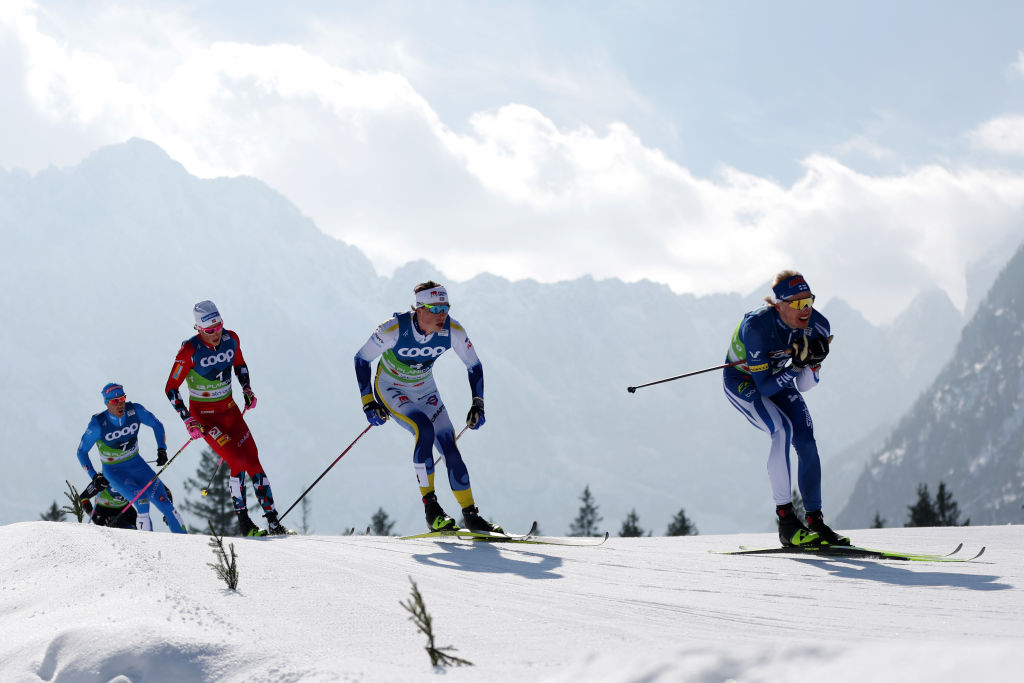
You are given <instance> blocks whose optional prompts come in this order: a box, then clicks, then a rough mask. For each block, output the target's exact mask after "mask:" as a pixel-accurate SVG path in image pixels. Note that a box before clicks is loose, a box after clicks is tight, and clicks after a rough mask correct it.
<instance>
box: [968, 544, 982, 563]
mask: <svg viewBox="0 0 1024 683" xmlns="http://www.w3.org/2000/svg"><path fill="white" fill-rule="evenodd" d="M984 552H985V546H981V550H979V551H978V554H977V555H975V556H974V557H972V558H971V559H972V560H976V559H978V558H979V557H981V556H982V554H984Z"/></svg>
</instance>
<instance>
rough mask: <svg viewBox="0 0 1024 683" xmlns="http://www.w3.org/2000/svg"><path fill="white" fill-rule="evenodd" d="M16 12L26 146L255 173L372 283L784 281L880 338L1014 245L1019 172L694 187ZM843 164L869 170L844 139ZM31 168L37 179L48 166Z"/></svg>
mask: <svg viewBox="0 0 1024 683" xmlns="http://www.w3.org/2000/svg"><path fill="white" fill-rule="evenodd" d="M19 7H20V8H21V11H20V12H17V11H13V12H12V11H11V10H7V11H6V13H4V14H0V31H2V33H0V36H8V37H11V39H10V41H9V43H8V46H10V45H13V46H15V47H14V48H13V49H14V51H15V52H16V53H17V55H18V56H20V58H21V61H20V63H22V64H24V65H25V66H24V70H25V73H24V75H23V78H22V80H21V81H12V82H11V86H12V87H11V92H10V94H11V97H12V98H13V99H15V100H18V96H19V93H20V98H21V100H20V101H19V104H20V105H22V106H23V107H27V108H32V109H34V110H35V112H36V113H37V118H36V119H34V120H27V119H26V120H20V121H19V122H18V124H19V125H20V126H22V127H23V128H24V129H25V130H29V131H32V135H35V136H38V137H40V138H45V132H46V131H47V130H50V128H48V127H51V128H52V127H54V126H61V127H63V128H64V129H68V128H72V129H73V128H76V127H77V129H78V130H79V131H80V137H81V140H80V141H79V145H80V146H89V145H91V146H92V147H95V146H99V145H102V144H108V143H113V142H120V141H121V140H124V139H126V138H128V137H132V136H140V137H145V138H148V139H150V140H153V141H154V142H156V143H157V144H159V145H161V146H162V147H163V148H164V149H165V150H167V152H168V153H169V154H170V155H171V156H172V157H173V158H175V159H177V160H178V161H180V162H182V163H183V164H184V165H185V166H186V168H188V169H189V170H190V171H191V172H192V173H195V174H197V175H201V176H205V177H211V176H217V175H237V174H246V175H251V176H255V177H257V178H260V179H262V180H264V181H265V182H267V183H268V184H270V185H271V186H273V187H275V188H276V189H278V190H280V191H281V192H282V193H283V194H285V195H286V196H287V197H288V198H289V199H291V200H292V201H294V202H295V203H296V204H297V206H298V207H299V208H300V210H302V211H303V212H304V213H305V214H307V215H309V216H311V217H312V218H313V219H314V220H315V221H316V222H317V224H318V225H319V226H320V227H321V229H323V230H325V231H326V232H328V233H330V234H333V235H336V236H338V237H340V238H342V239H344V240H345V241H347V242H349V243H351V244H354V245H356V246H358V247H359V248H360V249H362V250H363V251H364V252H365V253H366V254H367V256H369V257H370V258H371V260H373V262H374V263H375V265H376V266H377V267H378V269H380V270H381V271H382V272H390V271H391V270H392V269H394V268H395V267H397V266H399V265H401V264H403V263H405V262H407V261H410V260H413V259H416V258H425V259H428V260H429V261H431V262H433V263H435V264H436V265H438V266H439V267H440V268H441V269H442V271H444V272H445V273H446V274H448V275H449V276H450V277H454V278H456V279H466V278H469V277H472V276H474V275H476V274H478V273H480V272H492V273H495V274H499V275H503V276H505V277H510V278H525V277H531V278H535V279H538V280H542V281H553V280H559V279H566V278H575V277H579V276H582V275H592V276H595V277H598V278H603V277H619V278H622V279H625V280H637V279H641V278H647V279H651V280H656V281H660V282H665V283H668V284H669V285H670V286H672V287H673V288H674V289H675V290H677V291H680V292H693V293H695V294H708V293H712V292H721V291H739V292H742V293H749V292H750V291H751V290H752V289H753V288H755V287H757V286H759V285H761V284H763V283H764V282H765V281H767V280H768V279H770V277H771V276H772V275H773V274H774V273H775V272H776V271H778V270H781V269H783V268H788V267H796V268H798V269H800V270H802V271H803V272H804V273H805V274H806V275H807V276H808V278H809V279H811V280H812V282H813V283H814V287H815V289H816V290H817V291H818V292H819V295H820V296H822V298H823V299H824V300H827V298H829V296H841V297H842V298H844V299H846V300H847V301H850V302H851V303H852V304H853V305H855V306H857V307H858V308H859V309H860V310H862V311H863V312H864V313H865V315H867V316H868V317H869V318H871V319H872V320H875V321H883V320H887V319H890V318H891V317H893V316H894V315H896V314H897V313H899V311H900V310H902V308H903V307H904V306H905V305H906V304H907V303H908V302H909V301H910V300H911V299H912V298H913V296H914V295H915V294H916V293H917V291H918V290H919V289H921V288H923V287H927V286H930V285H935V284H938V285H939V286H941V287H942V288H944V289H945V290H946V291H947V292H948V293H949V294H950V295H951V298H953V300H954V301H955V302H956V303H958V304H960V305H963V303H964V300H965V296H966V290H965V281H964V277H965V276H964V272H965V267H966V265H967V264H968V263H969V262H970V261H971V260H972V259H975V258H978V257H980V256H982V255H983V253H984V250H985V249H986V248H987V247H988V246H989V245H991V244H993V243H995V242H996V241H998V240H999V239H1000V238H1001V237H1004V236H1005V235H1007V234H1010V233H1011V231H1013V230H1018V231H1019V225H1018V217H1019V212H1020V210H1021V208H1022V204H1024V177H1021V176H1019V175H1013V174H1008V173H1005V172H999V171H986V170H984V169H967V168H965V169H956V168H946V167H942V166H938V165H929V166H922V167H919V168H913V169H908V170H906V171H904V172H903V173H901V174H900V175H889V176H871V175H867V174H864V173H860V172H858V171H856V170H855V169H853V168H851V167H849V166H847V165H844V164H843V163H840V161H838V160H837V159H835V158H833V157H830V156H825V155H811V156H808V157H807V158H806V159H804V160H803V162H802V168H803V173H802V175H801V176H800V177H799V178H798V179H797V180H796V181H795V182H793V183H792V184H790V185H788V186H784V185H781V184H779V183H777V182H776V181H773V180H771V179H770V178H764V177H760V176H756V175H753V174H749V173H744V172H742V171H740V170H737V169H735V168H730V167H728V166H722V167H720V168H719V169H718V170H717V171H716V173H715V174H714V176H713V177H710V178H701V177H696V176H695V175H694V174H692V173H691V172H690V171H689V170H688V169H687V168H685V167H684V166H682V165H680V164H679V163H678V162H676V161H674V160H672V159H670V158H668V157H667V156H666V155H665V154H664V153H662V152H661V151H660V150H658V149H655V148H652V147H650V146H648V145H647V144H645V142H644V141H643V140H642V139H641V138H640V136H639V135H638V134H637V133H636V132H634V130H633V129H632V128H631V127H630V126H629V125H627V124H626V123H624V122H614V123H611V124H607V125H602V126H596V125H595V126H591V125H587V124H586V123H579V122H576V123H573V124H571V125H565V124H562V125H559V124H557V123H556V122H555V121H554V120H553V119H552V118H550V117H549V116H547V115H546V114H545V113H544V112H543V111H541V110H539V109H537V108H536V107H532V106H529V105H527V104H525V103H509V104H505V105H503V106H499V107H494V108H489V109H483V110H479V111H476V112H475V113H474V114H472V116H470V117H469V119H468V121H467V122H466V124H467V125H461V124H462V123H463V122H456V124H459V125H453V124H449V123H446V122H444V121H442V120H441V117H440V116H439V115H438V113H437V110H436V108H435V107H434V106H432V104H431V103H430V102H429V101H428V100H427V99H426V98H425V97H424V96H423V95H422V94H421V93H419V92H418V91H417V90H416V89H415V88H414V87H413V86H412V84H411V83H410V81H409V80H408V79H407V78H405V77H404V76H403V75H402V74H401V73H399V72H397V71H395V70H386V69H371V68H366V67H365V64H364V65H363V66H362V67H361V68H355V67H352V66H347V65H346V64H344V63H338V62H337V61H334V60H332V59H329V58H327V57H324V56H322V55H320V54H318V53H315V52H313V51H312V50H311V49H310V48H308V47H305V46H303V45H301V44H297V43H290V44H286V43H276V44H261V45H256V44H250V43H242V42H234V41H210V40H205V39H203V37H202V36H199V35H197V34H196V32H195V31H193V30H189V28H188V26H187V23H186V22H182V21H181V20H180V18H175V17H173V16H169V17H168V18H167V20H166V22H165V23H166V25H167V26H169V27H171V28H170V29H169V30H167V31H165V32H161V33H159V35H153V29H152V27H151V26H149V24H150V23H151V22H152V21H153V19H152V17H148V16H146V15H145V14H132V13H130V12H129V13H128V14H123V13H122V14H116V16H107V17H105V19H104V21H105V22H106V23H107V24H109V23H115V24H117V25H118V26H119V27H120V29H119V30H120V32H121V33H123V34H124V35H126V36H135V38H132V39H126V40H124V41H111V40H107V41H104V40H102V35H101V34H97V33H95V32H90V31H89V30H87V29H89V28H96V27H97V26H99V24H97V25H95V26H92V27H85V28H82V27H78V26H72V25H53V24H52V22H51V23H47V22H44V21H42V20H40V19H39V18H38V17H39V16H41V15H40V14H39V13H38V12H37V11H36V10H35V8H34V6H32V5H29V4H22V5H20V6H19ZM109 11H111V12H112V11H113V10H109ZM133 26H137V28H138V30H137V31H136V30H133V28H132V27H133ZM78 30H82V31H83V33H84V34H87V35H88V38H80V37H79V33H78ZM87 40H88V41H92V42H90V43H86V42H85V41H87ZM147 44H150V45H152V49H151V50H147V49H146V46H147ZM363 59H364V61H365V56H364V58H363ZM560 77H561V76H560ZM19 83H20V85H19ZM25 130H19V129H14V130H10V131H7V132H6V133H2V132H0V135H8V136H12V137H13V136H21V135H24V134H25ZM1022 131H1024V118H1021V119H1018V118H1010V117H1007V118H1003V119H996V120H993V121H990V122H988V123H987V124H985V125H984V126H982V127H980V128H979V129H978V130H977V131H974V132H973V133H972V135H973V139H974V140H975V142H976V144H978V145H981V146H985V147H987V148H1001V149H1003V150H1006V149H1014V148H1016V149H1019V150H1020V151H1024V133H1022ZM44 148H45V146H44ZM854 150H859V151H861V152H865V151H866V152H867V153H868V154H870V155H875V156H878V155H884V154H885V150H884V149H882V148H881V147H879V146H877V145H875V144H873V143H872V142H871V141H870V140H865V139H858V140H853V141H851V142H850V143H849V144H848V147H847V151H854ZM34 153H35V154H41V155H44V156H46V155H48V157H47V158H45V159H44V158H37V159H36V160H35V161H36V162H37V163H39V164H47V163H51V162H53V161H54V160H55V159H59V156H57V155H59V154H63V153H66V152H64V151H63V150H62V149H56V148H51V149H46V150H45V152H40V151H38V150H36V151H35V152H34ZM75 160H77V159H65V161H66V162H68V163H70V162H73V161H75ZM2 161H3V163H5V164H8V163H9V162H8V161H7V160H2ZM29 165H30V164H29Z"/></svg>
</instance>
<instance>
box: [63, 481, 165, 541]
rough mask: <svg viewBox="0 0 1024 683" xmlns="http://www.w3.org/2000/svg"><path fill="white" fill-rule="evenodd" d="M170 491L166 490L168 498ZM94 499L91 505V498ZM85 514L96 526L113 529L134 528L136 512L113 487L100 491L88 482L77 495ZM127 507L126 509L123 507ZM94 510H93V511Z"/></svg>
mask: <svg viewBox="0 0 1024 683" xmlns="http://www.w3.org/2000/svg"><path fill="white" fill-rule="evenodd" d="M170 493H171V492H170V491H167V494H168V498H170ZM93 498H95V499H96V505H95V506H93V503H92V499H93ZM78 500H79V502H81V504H82V508H84V509H85V514H87V515H89V519H90V521H91V522H92V523H93V524H95V525H96V526H110V527H114V528H115V529H134V528H135V522H136V518H137V517H138V514H137V513H136V512H135V508H134V507H130V506H129V505H128V500H127V499H125V498H122V497H121V494H119V493H117V492H116V491H114V490H113V489H103V490H102V491H100V490H99V489H98V488H97V487H96V484H95V483H93V482H90V483H89V485H88V486H86V487H85V490H84V491H82V493H81V494H80V495H79V496H78ZM126 507H127V508H128V509H127V510H126V509H125V508H126ZM94 510H95V512H94Z"/></svg>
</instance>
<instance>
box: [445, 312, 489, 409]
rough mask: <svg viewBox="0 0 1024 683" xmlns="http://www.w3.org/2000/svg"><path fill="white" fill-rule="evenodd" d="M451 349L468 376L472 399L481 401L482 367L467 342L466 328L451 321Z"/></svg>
mask: <svg viewBox="0 0 1024 683" xmlns="http://www.w3.org/2000/svg"><path fill="white" fill-rule="evenodd" d="M451 334H452V348H453V349H454V350H455V354H456V355H457V356H458V357H459V358H461V359H462V362H463V363H464V364H465V365H466V369H467V372H468V374H469V389H470V391H471V392H473V398H474V399H476V398H478V399H480V400H481V401H483V398H484V366H483V364H482V363H481V362H480V358H479V357H478V356H477V355H476V349H474V348H473V342H471V341H469V335H468V334H466V328H464V327H463V326H462V325H460V324H459V323H457V322H455V321H454V320H452V323H451Z"/></svg>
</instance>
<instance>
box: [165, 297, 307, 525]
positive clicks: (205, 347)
mask: <svg viewBox="0 0 1024 683" xmlns="http://www.w3.org/2000/svg"><path fill="white" fill-rule="evenodd" d="M192 313H193V317H194V318H195V329H196V331H197V334H196V335H195V336H193V337H191V338H189V339H186V340H185V341H184V342H182V344H181V349H180V350H179V351H178V355H177V357H175V359H174V365H173V366H172V367H171V374H170V376H169V377H168V378H167V385H166V386H165V387H164V391H165V392H166V394H167V398H168V399H169V400H170V402H171V403H172V404H173V405H174V409H175V410H177V411H178V415H180V416H181V419H182V420H183V421H184V422H185V429H187V430H188V433H189V435H190V436H191V437H192V438H194V439H198V438H199V437H200V436H201V437H203V438H204V439H206V443H208V444H210V447H211V448H212V449H213V450H214V452H215V453H216V454H217V455H219V456H220V457H221V458H223V459H224V462H226V463H227V464H228V467H230V468H231V478H230V480H229V486H230V488H231V498H232V500H233V501H234V505H235V513H236V514H237V515H238V526H239V528H240V529H241V531H242V535H243V536H264V535H266V533H267V532H266V531H264V530H263V529H261V528H259V527H258V526H256V525H255V524H254V523H253V521H252V519H251V518H250V517H249V512H248V510H247V509H246V503H245V474H246V473H248V474H249V477H250V478H251V479H252V488H253V490H254V491H255V492H256V498H257V499H258V500H259V502H260V505H261V506H262V507H263V514H264V516H265V517H266V518H267V523H268V526H269V532H270V533H271V534H274V535H278V534H287V533H289V531H288V529H286V528H285V527H284V525H282V524H281V523H280V522H279V521H278V519H277V509H276V508H275V507H274V496H273V494H272V493H271V491H270V480H269V479H267V475H266V472H264V470H263V465H262V464H261V463H260V458H259V453H258V451H257V449H256V442H255V441H254V440H253V437H252V433H251V432H250V431H249V426H248V425H247V424H246V423H245V420H244V419H243V417H242V413H241V412H240V411H239V410H238V406H237V405H236V404H235V401H234V399H233V398H232V397H231V372H232V370H233V371H234V373H235V376H236V377H238V383H239V384H241V385H242V397H243V399H244V400H245V407H246V410H253V409H254V408H255V407H256V394H254V393H253V390H252V388H251V387H250V386H249V368H248V367H247V366H246V364H245V359H244V358H243V357H242V347H241V345H240V343H239V341H238V334H237V333H235V332H234V331H232V330H228V329H225V328H224V319H223V318H221V315H220V311H218V310H217V307H216V306H215V305H214V303H213V302H212V301H200V302H199V303H197V304H196V305H195V307H194V308H193V311H192ZM183 382H187V383H188V396H189V400H188V406H187V407H186V405H185V401H184V400H183V399H182V397H181V392H179V391H178V388H179V387H180V386H181V384H182V383H183Z"/></svg>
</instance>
